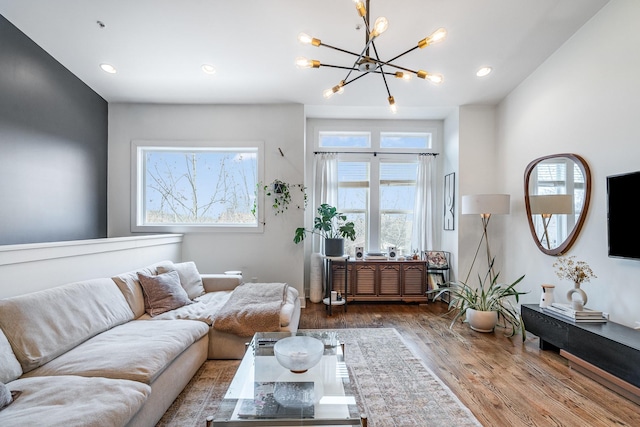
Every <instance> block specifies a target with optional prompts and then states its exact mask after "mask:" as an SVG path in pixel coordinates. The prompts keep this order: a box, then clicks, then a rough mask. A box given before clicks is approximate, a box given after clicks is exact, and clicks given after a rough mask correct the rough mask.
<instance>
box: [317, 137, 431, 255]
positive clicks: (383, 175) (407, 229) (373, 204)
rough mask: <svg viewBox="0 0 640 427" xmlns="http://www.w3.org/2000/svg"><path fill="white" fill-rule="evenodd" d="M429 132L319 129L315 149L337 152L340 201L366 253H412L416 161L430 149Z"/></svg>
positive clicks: (348, 246) (349, 248) (357, 243)
mask: <svg viewBox="0 0 640 427" xmlns="http://www.w3.org/2000/svg"><path fill="white" fill-rule="evenodd" d="M431 138H432V134H431V133H430V132H375V131H374V132H370V131H367V132H364V131H363V132H357V131H349V132H341V131H320V132H319V133H318V135H317V141H318V143H317V148H318V149H319V151H330V152H336V153H337V154H338V197H337V200H338V203H337V204H338V206H337V208H338V209H339V210H340V211H341V212H344V213H345V214H346V215H347V217H348V218H349V220H352V221H354V223H355V224H356V240H355V241H354V242H350V241H346V242H345V250H346V251H347V252H348V253H353V252H354V248H355V246H363V247H364V248H365V251H367V252H386V251H387V249H388V247H389V246H395V247H396V248H397V249H398V251H399V253H401V254H409V253H411V252H412V249H413V248H412V247H411V232H412V227H413V220H414V208H415V207H414V205H415V195H416V181H417V171H418V160H417V155H416V152H428V151H430V150H431V149H432V141H431Z"/></svg>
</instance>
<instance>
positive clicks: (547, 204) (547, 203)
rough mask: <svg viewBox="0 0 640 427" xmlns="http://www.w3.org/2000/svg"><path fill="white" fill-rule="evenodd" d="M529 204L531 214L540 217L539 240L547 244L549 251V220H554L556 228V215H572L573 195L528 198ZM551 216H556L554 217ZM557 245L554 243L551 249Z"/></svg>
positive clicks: (546, 195) (547, 195)
mask: <svg viewBox="0 0 640 427" xmlns="http://www.w3.org/2000/svg"><path fill="white" fill-rule="evenodd" d="M529 203H530V205H531V214H532V215H540V216H541V217H542V227H543V231H542V237H540V238H539V240H540V241H541V242H542V241H543V240H544V241H545V242H546V244H547V249H551V247H552V245H551V240H549V224H551V219H552V218H553V219H556V228H559V227H560V225H558V224H557V219H558V216H557V215H561V214H566V215H569V214H572V213H573V195H572V194H545V195H540V196H529ZM553 215H556V216H555V217H554V216H553ZM557 246H558V243H557V242H554V244H553V247H557Z"/></svg>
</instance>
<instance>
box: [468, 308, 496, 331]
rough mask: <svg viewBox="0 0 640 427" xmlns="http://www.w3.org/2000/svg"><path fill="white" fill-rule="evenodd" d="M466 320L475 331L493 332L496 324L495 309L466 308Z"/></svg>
mask: <svg viewBox="0 0 640 427" xmlns="http://www.w3.org/2000/svg"><path fill="white" fill-rule="evenodd" d="M467 320H468V321H469V326H471V329H473V330H474V331H477V332H493V329H494V328H495V327H496V325H497V324H498V312H497V311H479V310H474V309H473V308H468V309H467Z"/></svg>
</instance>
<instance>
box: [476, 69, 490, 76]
mask: <svg viewBox="0 0 640 427" xmlns="http://www.w3.org/2000/svg"><path fill="white" fill-rule="evenodd" d="M490 73H491V67H482V68H480V69H479V70H478V71H476V76H478V77H484V76H488V75H489V74H490Z"/></svg>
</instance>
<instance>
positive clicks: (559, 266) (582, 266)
mask: <svg viewBox="0 0 640 427" xmlns="http://www.w3.org/2000/svg"><path fill="white" fill-rule="evenodd" d="M575 258H576V257H575V256H570V257H560V258H558V261H556V262H554V263H553V266H554V267H556V275H557V276H558V277H559V278H560V279H567V280H571V281H572V282H573V283H574V284H575V285H576V287H580V284H582V283H583V282H588V281H589V280H591V278H597V277H598V276H596V275H595V274H593V270H591V267H589V264H587V263H586V262H585V261H576V260H575Z"/></svg>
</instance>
